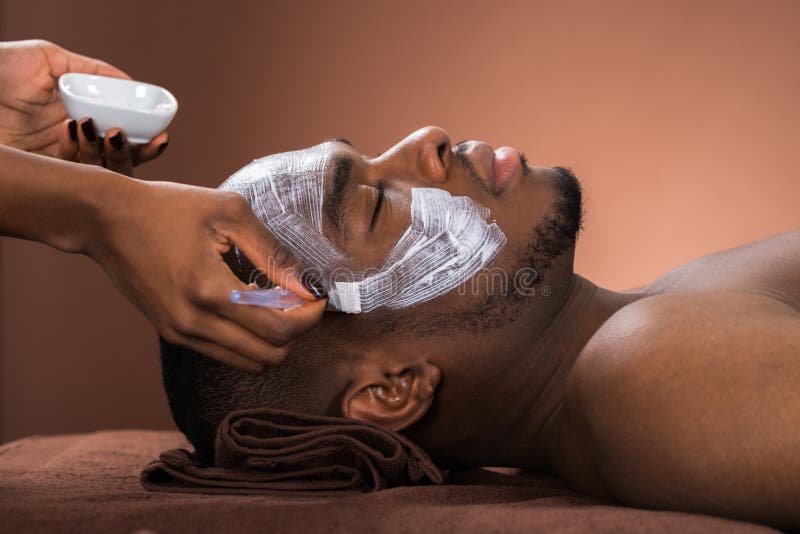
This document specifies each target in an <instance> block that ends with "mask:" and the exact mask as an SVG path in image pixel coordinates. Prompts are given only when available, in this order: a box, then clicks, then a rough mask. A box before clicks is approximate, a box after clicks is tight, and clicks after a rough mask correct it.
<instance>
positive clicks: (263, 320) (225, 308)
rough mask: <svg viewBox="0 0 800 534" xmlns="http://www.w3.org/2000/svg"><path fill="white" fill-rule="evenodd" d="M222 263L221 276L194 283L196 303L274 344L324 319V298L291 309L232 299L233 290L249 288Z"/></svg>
mask: <svg viewBox="0 0 800 534" xmlns="http://www.w3.org/2000/svg"><path fill="white" fill-rule="evenodd" d="M220 265H221V268H222V270H223V272H221V273H220V275H217V276H213V277H208V276H206V277H204V278H205V279H204V280H203V281H202V282H197V283H195V284H193V285H192V286H191V287H192V290H193V292H194V295H193V296H192V298H193V300H194V302H195V303H196V304H198V305H200V306H202V307H203V308H206V309H209V310H211V311H213V312H214V313H216V314H217V315H219V316H220V317H224V318H225V319H227V320H230V321H232V323H235V324H236V325H239V326H240V327H242V328H244V329H246V330H247V331H249V332H250V334H251V335H253V336H256V337H257V338H259V339H261V340H263V341H264V342H266V343H268V344H269V345H270V346H271V347H273V348H276V349H277V348H281V347H284V346H286V345H287V344H289V343H291V342H292V341H293V340H294V339H295V338H297V337H298V336H299V335H301V334H302V333H304V332H306V331H308V330H309V329H311V328H312V327H313V326H314V325H315V324H317V323H318V322H319V321H320V319H322V314H323V313H324V312H325V306H326V304H327V303H326V301H325V300H317V301H311V302H306V303H305V304H303V305H302V306H298V307H296V308H292V309H290V310H280V309H272V308H264V307H260V306H249V305H243V304H237V303H234V302H231V299H230V294H231V291H232V290H234V289H238V290H240V291H248V290H250V287H249V286H247V285H245V284H244V283H243V282H241V281H239V279H238V278H236V276H235V275H234V274H233V273H232V272H231V271H230V269H228V267H227V266H226V265H225V264H224V263H221V262H220ZM266 352H267V353H269V354H272V355H273V356H274V359H275V360H276V361H275V362H274V363H277V362H278V361H279V360H280V358H281V353H280V352H279V351H266Z"/></svg>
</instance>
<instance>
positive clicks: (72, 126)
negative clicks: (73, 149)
mask: <svg viewBox="0 0 800 534" xmlns="http://www.w3.org/2000/svg"><path fill="white" fill-rule="evenodd" d="M67 129H68V130H69V138H70V139H72V140H73V141H77V140H78V122H77V121H76V120H75V119H72V120H71V121H69V123H67Z"/></svg>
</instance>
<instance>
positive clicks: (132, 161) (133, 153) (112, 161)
mask: <svg viewBox="0 0 800 534" xmlns="http://www.w3.org/2000/svg"><path fill="white" fill-rule="evenodd" d="M58 138H59V148H58V157H59V158H61V159H64V160H67V161H75V162H78V163H86V164H89V165H101V166H103V167H106V168H107V169H109V170H112V171H114V172H118V173H120V174H124V175H125V176H133V168H134V167H135V166H137V165H139V164H141V163H145V162H147V161H150V160H153V159H155V158H157V157H158V156H160V155H161V154H162V153H163V152H164V150H166V148H167V145H168V144H169V136H168V135H167V132H161V133H160V134H158V135H156V136H155V137H154V138H153V139H151V140H150V142H149V143H147V144H146V145H133V146H132V145H131V144H130V143H128V137H127V136H126V135H125V132H124V131H122V130H121V129H119V128H112V129H110V130H109V131H108V132H106V135H105V137H100V136H99V135H98V134H97V127H96V126H95V124H94V121H93V120H92V119H91V118H90V117H84V118H83V119H81V120H74V119H67V120H65V121H63V124H62V125H61V128H60V131H59V135H58Z"/></svg>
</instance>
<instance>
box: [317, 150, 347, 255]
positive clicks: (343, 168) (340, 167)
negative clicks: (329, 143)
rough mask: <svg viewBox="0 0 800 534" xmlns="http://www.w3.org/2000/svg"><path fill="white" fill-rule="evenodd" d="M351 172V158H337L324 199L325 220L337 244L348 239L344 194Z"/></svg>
mask: <svg viewBox="0 0 800 534" xmlns="http://www.w3.org/2000/svg"><path fill="white" fill-rule="evenodd" d="M352 170H353V158H351V157H350V156H337V157H336V158H335V159H334V161H333V178H332V179H331V181H330V186H329V187H328V188H327V191H326V193H327V195H326V197H325V198H324V201H323V205H324V207H325V209H324V211H325V220H326V222H327V224H328V226H329V227H330V228H331V229H332V230H333V232H334V233H335V234H336V237H337V238H338V240H339V242H341V243H344V242H347V240H348V238H349V237H350V225H349V224H348V223H349V217H348V215H349V214H348V213H346V210H345V209H344V208H345V206H344V192H345V190H346V188H347V185H348V184H349V183H350V176H351V174H352Z"/></svg>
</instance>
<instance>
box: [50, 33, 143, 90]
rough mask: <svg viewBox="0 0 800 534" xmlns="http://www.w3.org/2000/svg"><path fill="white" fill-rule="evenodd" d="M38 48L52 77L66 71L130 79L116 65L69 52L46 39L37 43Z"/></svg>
mask: <svg viewBox="0 0 800 534" xmlns="http://www.w3.org/2000/svg"><path fill="white" fill-rule="evenodd" d="M39 48H40V49H41V50H42V51H43V52H44V53H45V55H46V56H47V63H48V65H49V66H50V75H51V76H52V77H53V78H58V77H59V76H61V75H62V74H66V73H68V72H81V73H84V74H98V75H100V76H111V77H112V78H126V79H128V80H130V76H128V75H127V74H125V73H124V72H123V71H121V70H120V69H118V68H117V67H114V66H113V65H109V64H108V63H106V62H105V61H101V60H99V59H94V58H91V57H88V56H83V55H81V54H76V53H75V52H70V51H69V50H65V49H64V48H61V47H60V46H58V45H56V44H53V43H50V42H47V41H41V42H40V43H39Z"/></svg>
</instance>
